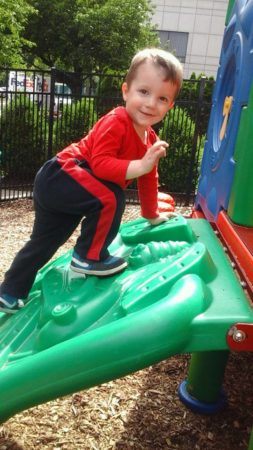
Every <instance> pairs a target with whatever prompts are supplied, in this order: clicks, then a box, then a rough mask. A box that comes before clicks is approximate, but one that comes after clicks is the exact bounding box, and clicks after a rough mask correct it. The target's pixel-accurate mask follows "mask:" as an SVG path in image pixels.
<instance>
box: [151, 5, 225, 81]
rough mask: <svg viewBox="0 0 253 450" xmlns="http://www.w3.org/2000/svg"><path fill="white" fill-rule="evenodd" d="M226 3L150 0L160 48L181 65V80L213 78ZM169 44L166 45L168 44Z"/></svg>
mask: <svg viewBox="0 0 253 450" xmlns="http://www.w3.org/2000/svg"><path fill="white" fill-rule="evenodd" d="M228 3H229V0H152V4H153V5H154V6H155V13H154V15H153V24H154V25H155V28H156V29H157V31H159V35H160V40H161V44H162V46H165V47H166V46H167V48H168V49H169V50H173V52H174V53H175V54H176V56H177V57H178V58H179V59H180V60H181V62H182V63H184V77H185V78H189V77H190V76H191V74H192V73H193V72H195V73H196V75H198V74H200V73H204V74H205V75H207V76H214V78H215V77H216V72H217V68H218V63H219V57H220V50H221V44H222V38H223V33H224V27H225V18H226V12H227V7H228ZM168 41H169V43H168Z"/></svg>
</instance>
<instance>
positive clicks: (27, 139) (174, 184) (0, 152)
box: [0, 69, 212, 204]
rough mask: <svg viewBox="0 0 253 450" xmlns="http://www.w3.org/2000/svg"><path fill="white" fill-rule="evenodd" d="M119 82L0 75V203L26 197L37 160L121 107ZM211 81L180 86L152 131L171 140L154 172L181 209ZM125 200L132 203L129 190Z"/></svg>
mask: <svg viewBox="0 0 253 450" xmlns="http://www.w3.org/2000/svg"><path fill="white" fill-rule="evenodd" d="M123 79H124V75H122V74H118V75H115V74H113V75H108V74H106V75H105V74H95V73H93V74H76V73H68V72H61V71H59V70H56V69H51V71H38V70H23V69H20V70H18V69H15V70H14V69H2V70H1V69H0V200H2V201H3V200H10V199H17V198H24V197H31V196H32V189H33V179H34V176H35V173H36V171H37V170H38V168H39V167H40V166H41V165H42V164H43V162H44V161H46V160H47V159H49V158H50V157H52V156H53V155H54V154H55V153H56V152H57V151H59V150H61V149H62V148H64V147H65V146H66V145H68V144H69V143H71V142H75V141H78V140H80V139H81V138H82V137H83V136H84V135H85V134H86V133H87V132H88V130H89V129H90V128H91V127H92V125H93V124H94V123H95V122H96V120H97V119H98V118H99V117H101V116H102V115H103V114H105V113H106V112H107V111H109V110H110V109H112V108H113V107H115V106H117V105H121V104H122V103H123V101H122V96H121V84H122V81H123ZM210 83H212V82H210V81H209V80H207V79H206V78H201V79H200V80H184V84H183V89H182V92H181V94H180V96H179V97H178V99H177V102H176V105H175V107H174V108H173V110H171V111H170V112H169V113H168V115H167V117H166V118H165V119H164V121H163V122H162V123H160V124H158V125H157V126H156V131H157V133H159V135H160V136H161V137H162V138H163V139H165V140H167V141H168V142H170V150H169V152H168V156H167V157H166V158H164V159H163V160H162V161H161V164H160V167H159V175H160V183H161V188H162V190H164V191H167V192H170V193H171V194H172V195H174V196H175V197H176V198H177V199H178V201H179V202H181V203H184V204H189V202H191V200H192V198H193V197H194V194H195V191H196V186H197V180H198V170H199V164H200V159H201V155H202V151H203V145H204V136H205V132H206V128H207V122H208V116H209V111H210V106H211V104H210V95H209V96H207V95H206V94H205V93H206V90H208V89H209V92H210V90H211V89H212V86H210ZM207 88H208V89H207ZM128 201H130V202H136V201H138V198H137V193H136V190H135V185H133V186H132V188H131V189H129V191H128Z"/></svg>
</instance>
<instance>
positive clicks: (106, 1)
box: [25, 0, 158, 72]
mask: <svg viewBox="0 0 253 450" xmlns="http://www.w3.org/2000/svg"><path fill="white" fill-rule="evenodd" d="M29 1H30V2H31V4H32V5H33V6H34V7H35V8H36V9H37V10H38V14H37V15H33V17H32V18H31V19H30V20H29V23H28V24H27V27H26V31H25V37H26V38H27V39H28V40H31V41H33V42H35V43H36V46H35V47H34V48H32V49H29V54H28V53H27V59H28V60H29V61H30V63H34V61H35V59H36V58H37V59H39V60H41V61H42V62H43V63H44V64H46V65H47V66H49V67H52V66H56V67H57V68H58V69H64V70H68V71H74V72H90V71H91V70H93V71H95V70H97V71H104V70H106V69H108V68H109V69H113V70H125V69H126V68H127V67H128V65H129V62H130V59H131V57H132V56H133V54H134V53H135V51H136V50H137V49H139V48H142V47H144V46H149V45H157V44H158V37H157V35H156V33H155V31H154V29H153V27H152V25H151V22H150V19H151V12H152V10H153V9H152V7H151V4H150V2H149V0H29Z"/></svg>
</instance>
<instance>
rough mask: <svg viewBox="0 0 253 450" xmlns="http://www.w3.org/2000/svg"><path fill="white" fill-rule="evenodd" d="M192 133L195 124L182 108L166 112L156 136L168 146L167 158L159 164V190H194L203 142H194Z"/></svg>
mask: <svg viewBox="0 0 253 450" xmlns="http://www.w3.org/2000/svg"><path fill="white" fill-rule="evenodd" d="M194 133H195V123H194V121H193V120H192V119H191V118H190V117H189V116H188V115H187V114H186V113H185V111H184V109H183V108H179V107H175V108H174V109H172V110H170V111H169V113H168V114H167V116H166V118H165V119H164V122H163V127H162V128H161V129H160V132H159V137H160V138H161V139H162V140H165V141H166V142H168V143H169V148H168V150H167V156H166V157H165V158H161V160H160V163H159V182H160V185H161V188H162V189H163V190H165V191H167V192H187V190H188V188H189V186H192V189H194V187H195V186H196V184H197V179H198V174H199V173H198V161H199V154H200V151H201V146H202V145H203V141H204V138H201V139H199V138H198V139H197V140H196V137H195V135H194ZM194 157H195V158H194ZM194 159H195V162H194Z"/></svg>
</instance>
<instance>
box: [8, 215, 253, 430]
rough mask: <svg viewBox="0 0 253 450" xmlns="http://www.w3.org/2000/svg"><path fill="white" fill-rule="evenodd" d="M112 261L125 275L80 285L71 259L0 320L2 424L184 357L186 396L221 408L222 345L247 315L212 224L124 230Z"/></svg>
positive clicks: (174, 221)
mask: <svg viewBox="0 0 253 450" xmlns="http://www.w3.org/2000/svg"><path fill="white" fill-rule="evenodd" d="M110 252H111V253H112V254H115V255H119V256H122V257H124V258H126V260H127V261H128V267H127V268H126V269H125V270H124V271H123V272H122V273H120V274H117V275H114V276H112V277H106V278H99V277H95V276H87V277H80V276H78V277H77V275H76V274H75V273H74V272H72V271H71V270H70V268H69V263H70V260H71V252H68V253H66V254H65V255H63V256H62V257H60V258H58V259H56V260H55V261H54V262H51V263H49V264H48V265H47V266H45V267H44V268H43V269H42V270H41V271H40V272H39V274H38V276H37V278H36V281H35V283H34V286H33V288H32V291H31V293H30V296H29V301H28V303H27V304H26V306H25V307H24V308H23V309H21V310H20V311H19V312H18V313H16V314H15V315H13V316H7V315H4V314H1V316H0V342H1V344H0V385H1V391H0V421H1V422H4V421H5V420H7V419H8V418H9V417H11V416H12V415H14V414H16V413H17V412H19V411H22V410H24V409H27V408H30V407H32V406H34V405H37V404H39V403H43V402H46V401H48V400H51V399H54V398H57V397H59V396H63V395H66V394H70V393H73V392H76V391H78V390H80V389H86V388H89V387H92V386H95V385H97V384H101V383H104V382H107V381H109V380H112V379H115V378H117V377H121V376H124V375H127V374H130V373H132V372H134V371H136V370H139V369H142V368H144V367H147V366H149V365H150V364H154V363H156V362H159V361H161V360H163V359H166V358H168V357H170V356H172V355H175V354H178V353H189V352H190V353H193V354H196V356H195V361H194V363H193V362H192V367H191V369H190V375H189V380H190V383H189V386H190V388H189V386H188V388H187V391H189V392H190V393H191V395H193V396H194V397H195V396H196V397H197V398H198V399H199V400H200V401H201V402H204V403H205V404H206V403H207V405H208V406H210V408H211V409H212V408H213V407H214V408H216V407H217V404H218V406H219V407H220V405H221V404H222V403H223V400H224V396H223V395H221V385H222V378H223V370H224V367H225V363H226V359H227V355H228V353H229V344H228V336H230V338H231V339H233V336H234V335H235V336H236V334H234V331H233V330H234V328H233V327H234V324H235V323H237V322H240V323H251V324H252V323H253V312H252V309H251V306H250V304H249V301H248V298H247V296H246V295H245V293H244V290H243V289H242V287H241V286H240V284H239V283H238V279H237V277H236V275H235V273H234V271H233V268H232V267H231V264H230V261H229V259H228V257H227V254H226V252H225V251H224V249H223V247H222V246H221V244H220V242H219V240H218V238H217V236H216V234H215V233H214V231H213V229H212V227H211V226H210V224H209V223H208V222H207V221H206V220H205V219H185V218H184V217H182V216H176V217H173V218H171V219H170V220H168V221H167V222H165V223H163V224H161V225H159V226H156V227H152V226H151V225H150V224H149V223H148V221H146V220H144V219H138V220H135V221H132V222H128V223H125V224H123V225H122V226H121V229H120V232H119V234H118V236H117V238H116V239H115V241H114V242H113V243H112V245H111V247H110ZM206 361H209V363H208V366H207V365H206ZM200 367H202V368H203V369H204V372H205V376H204V377H203V375H202V377H201V379H200V376H199V373H200V372H199V368H200ZM196 368H197V370H196ZM210 386H211V388H210ZM207 387H208V388H207ZM182 389H185V387H183V385H182V386H181V390H182Z"/></svg>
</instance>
